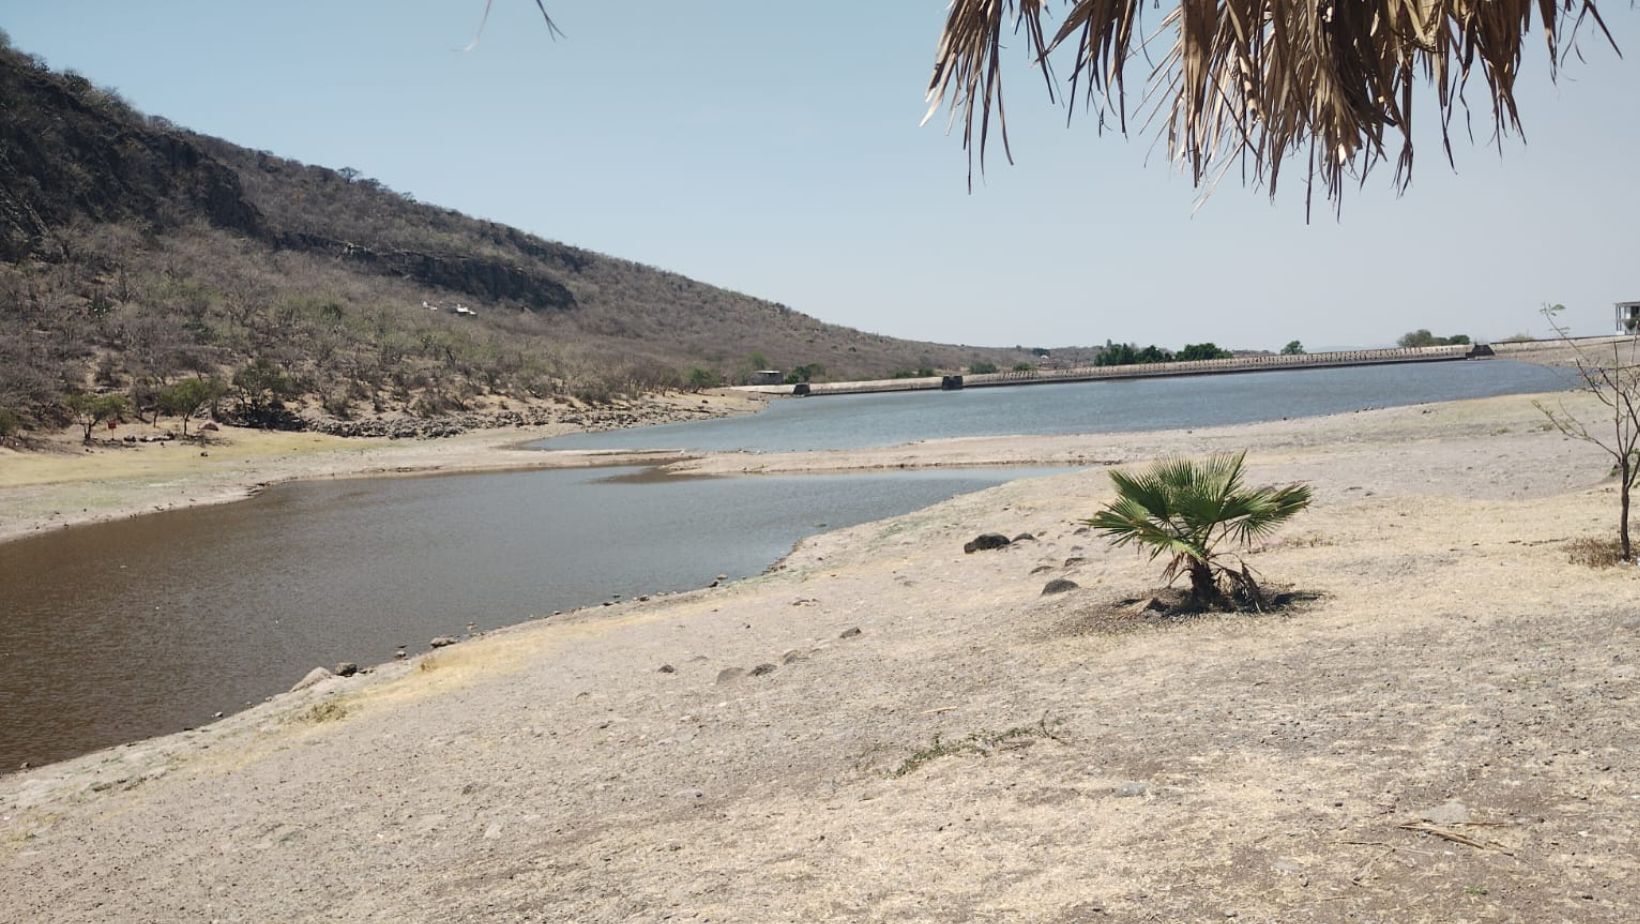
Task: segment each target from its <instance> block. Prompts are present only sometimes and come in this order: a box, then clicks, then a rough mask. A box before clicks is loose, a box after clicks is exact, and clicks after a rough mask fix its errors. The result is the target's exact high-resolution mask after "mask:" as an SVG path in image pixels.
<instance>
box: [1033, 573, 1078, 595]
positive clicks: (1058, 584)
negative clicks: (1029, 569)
mask: <svg viewBox="0 0 1640 924" xmlns="http://www.w3.org/2000/svg"><path fill="white" fill-rule="evenodd" d="M1081 588H1082V585H1081V584H1078V583H1076V582H1075V581H1067V580H1065V579H1064V578H1054V579H1053V580H1051V581H1049V582H1048V583H1046V584H1044V585H1042V596H1044V597H1050V596H1053V595H1054V594H1062V593H1065V592H1066V591H1071V590H1080V589H1081Z"/></svg>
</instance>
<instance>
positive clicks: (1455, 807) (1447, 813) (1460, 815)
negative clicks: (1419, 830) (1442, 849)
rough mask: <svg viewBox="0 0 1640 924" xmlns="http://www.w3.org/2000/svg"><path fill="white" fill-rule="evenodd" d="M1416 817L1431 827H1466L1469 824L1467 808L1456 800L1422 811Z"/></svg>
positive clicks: (1449, 800)
mask: <svg viewBox="0 0 1640 924" xmlns="http://www.w3.org/2000/svg"><path fill="white" fill-rule="evenodd" d="M1418 817H1419V818H1422V819H1423V820H1424V821H1427V822H1429V823H1430V824H1432V825H1466V824H1469V818H1470V814H1469V806H1467V805H1464V804H1463V803H1462V802H1459V801H1458V800H1457V799H1448V800H1447V801H1445V802H1443V803H1441V804H1440V805H1437V806H1435V807H1434V808H1431V809H1424V810H1423V811H1422V812H1419V813H1418Z"/></svg>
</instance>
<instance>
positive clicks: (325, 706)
mask: <svg viewBox="0 0 1640 924" xmlns="http://www.w3.org/2000/svg"><path fill="white" fill-rule="evenodd" d="M347 713H348V709H347V707H346V706H345V705H343V704H341V703H339V702H337V701H335V700H333V699H331V700H325V701H324V702H322V703H314V704H313V705H312V706H311V707H310V708H308V709H307V710H306V711H304V712H302V714H301V715H298V716H297V717H296V720H297V721H298V722H306V723H308V724H309V725H319V724H322V723H324V722H337V721H340V720H342V719H344V718H346V717H347Z"/></svg>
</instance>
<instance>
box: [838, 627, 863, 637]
mask: <svg viewBox="0 0 1640 924" xmlns="http://www.w3.org/2000/svg"><path fill="white" fill-rule="evenodd" d="M859 634H860V627H859V626H855V627H854V628H852V629H844V630H843V631H842V633H841V634H840V635H838V636H837V637H838V638H855V637H856V636H858V635H859Z"/></svg>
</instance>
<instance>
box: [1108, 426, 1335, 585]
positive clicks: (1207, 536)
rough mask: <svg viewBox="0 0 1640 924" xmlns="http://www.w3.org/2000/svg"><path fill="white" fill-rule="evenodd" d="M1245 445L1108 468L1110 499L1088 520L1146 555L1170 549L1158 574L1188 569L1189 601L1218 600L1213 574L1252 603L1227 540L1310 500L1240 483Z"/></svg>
mask: <svg viewBox="0 0 1640 924" xmlns="http://www.w3.org/2000/svg"><path fill="white" fill-rule="evenodd" d="M1246 455H1247V453H1245V452H1239V453H1235V454H1228V453H1225V454H1219V455H1215V456H1211V457H1209V458H1208V459H1207V460H1206V461H1204V462H1195V461H1192V460H1190V459H1163V460H1162V461H1160V462H1157V463H1155V464H1154V465H1152V466H1151V467H1150V468H1149V469H1148V470H1147V471H1145V472H1144V473H1142V474H1138V475H1128V474H1125V473H1123V472H1120V471H1113V472H1111V473H1110V480H1111V481H1112V482H1114V483H1115V485H1116V500H1114V501H1112V502H1111V503H1109V504H1106V505H1105V508H1104V509H1103V510H1101V511H1099V513H1098V514H1097V515H1096V516H1094V518H1093V519H1091V520H1089V521H1088V525H1090V526H1092V527H1094V528H1095V529H1098V530H1100V531H1101V532H1103V533H1105V534H1106V535H1107V536H1109V537H1110V539H1111V542H1112V544H1114V545H1119V546H1120V545H1127V544H1129V543H1133V544H1134V545H1136V546H1138V547H1139V548H1140V549H1141V550H1142V551H1149V553H1150V558H1151V560H1155V559H1156V558H1158V557H1160V556H1161V555H1163V554H1167V555H1170V556H1172V558H1171V559H1170V560H1169V561H1168V565H1167V570H1166V571H1164V572H1163V574H1162V576H1163V577H1164V578H1166V579H1167V580H1168V581H1169V582H1172V581H1173V580H1175V579H1176V578H1178V576H1179V575H1180V574H1188V575H1190V597H1191V602H1192V603H1193V604H1195V605H1197V606H1205V605H1207V604H1210V603H1216V602H1222V601H1223V593H1222V592H1221V591H1220V589H1219V577H1220V576H1223V577H1224V578H1225V580H1226V582H1227V583H1228V584H1230V585H1231V588H1232V590H1234V591H1238V592H1240V593H1241V594H1242V595H1244V596H1245V597H1246V598H1247V599H1249V600H1251V601H1253V602H1254V603H1258V602H1260V601H1261V600H1262V597H1263V595H1262V593H1261V592H1260V591H1259V587H1258V584H1257V583H1256V582H1255V581H1254V580H1253V576H1252V573H1251V572H1250V571H1249V570H1248V569H1247V567H1246V565H1245V564H1244V565H1242V567H1241V568H1239V569H1236V568H1232V567H1230V566H1228V565H1226V564H1225V563H1224V561H1223V553H1222V550H1221V549H1222V546H1223V545H1224V544H1225V542H1226V541H1227V540H1228V541H1229V542H1231V543H1234V544H1236V545H1240V546H1244V547H1245V546H1247V545H1249V544H1250V543H1252V541H1253V540H1255V539H1258V538H1260V537H1263V536H1266V535H1268V534H1270V533H1272V532H1274V531H1275V530H1276V529H1277V528H1278V527H1280V526H1281V524H1283V523H1285V522H1287V520H1289V519H1291V518H1292V516H1293V514H1296V513H1298V512H1299V511H1300V510H1303V509H1304V508H1305V507H1308V506H1309V505H1310V494H1311V492H1310V489H1309V488H1308V487H1306V486H1305V485H1300V484H1293V485H1287V486H1285V487H1269V488H1248V487H1245V486H1243V484H1242V471H1243V460H1244V459H1245V457H1246Z"/></svg>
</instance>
